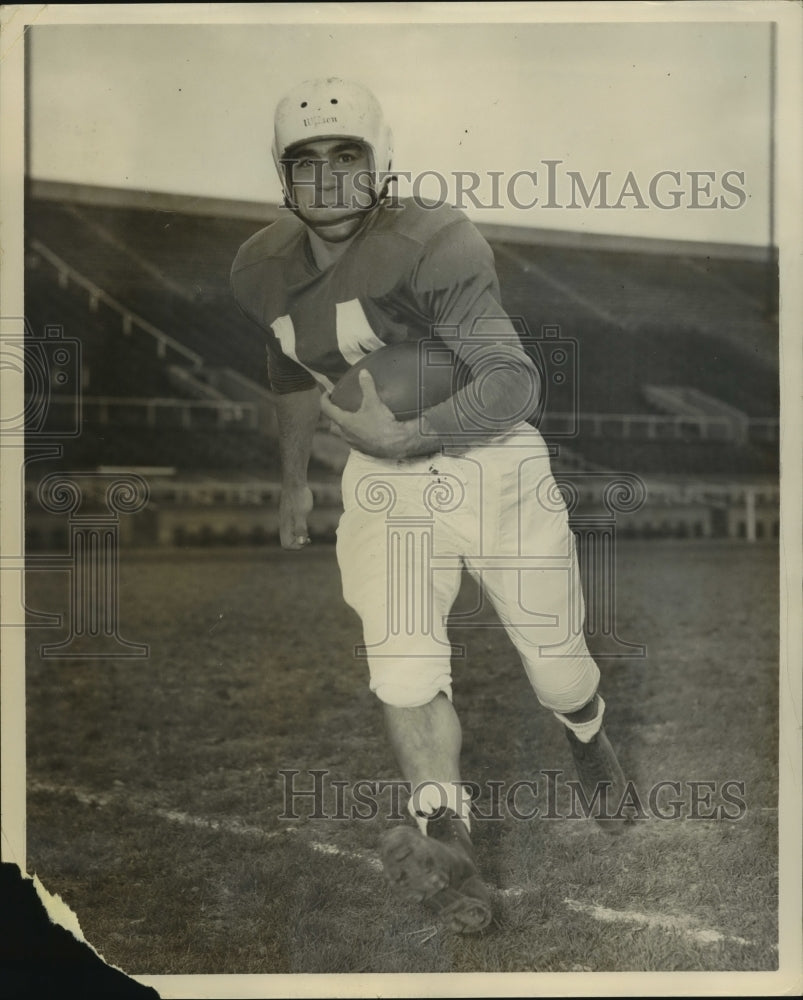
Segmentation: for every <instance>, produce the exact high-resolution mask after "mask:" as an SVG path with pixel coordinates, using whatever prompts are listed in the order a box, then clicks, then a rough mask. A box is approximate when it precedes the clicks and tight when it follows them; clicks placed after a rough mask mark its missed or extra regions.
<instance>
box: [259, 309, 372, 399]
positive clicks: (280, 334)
mask: <svg viewBox="0 0 803 1000" xmlns="http://www.w3.org/2000/svg"><path fill="white" fill-rule="evenodd" d="M335 309H336V321H335V334H336V336H337V348H338V350H339V351H340V353H341V354H342V355H343V357H344V358H345V359H346V362H347V363H348V364H349V365H353V364H356V362H357V361H359V360H360V358H363V357H365V355H366V354H370V353H371V351H376V350H378V349H379V348H380V347H384V346H385V345H384V342H383V341H381V340H380V339H379V337H377V335H376V334H375V333H374V331H373V330H372V329H371V324H370V323H369V322H368V317H367V316H366V315H365V312H364V311H363V308H362V305H361V304H360V300H359V299H350V300H349V301H348V302H338V303H336V305H335ZM271 329H272V330H273V332H274V333H275V334H276V338H277V340H278V341H279V343H280V344H281V347H282V352H283V353H284V354H286V355H287V357H288V358H292V359H293V361H295V362H296V364H298V365H301V367H302V368H306V370H307V371H308V372H309V373H310V375H312V376H313V378H314V379H315V380H316V381H318V382H320V384H321V385H322V386H323V387H324V388H325V389H326V391H327V392H331V391H332V389H333V388H334V383H333V382H332V381H331V380H330V379H328V378H327V377H326V375H324V374H322V373H321V372H318V371H315V369H314V368H310V366H309V365H305V364H304V362H303V361H301V360H299V357H298V355H297V354H296V329H295V327H294V326H293V321H292V319H291V318H290V317H289V316H279V318H278V319H276V320H274V321H273V323H271Z"/></svg>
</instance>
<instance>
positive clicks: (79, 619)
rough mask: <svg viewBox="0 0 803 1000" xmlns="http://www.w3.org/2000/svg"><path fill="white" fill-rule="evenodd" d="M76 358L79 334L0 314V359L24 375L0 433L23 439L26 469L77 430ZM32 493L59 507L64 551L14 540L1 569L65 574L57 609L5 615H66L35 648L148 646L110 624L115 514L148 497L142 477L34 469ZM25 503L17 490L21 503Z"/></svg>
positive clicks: (108, 652)
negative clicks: (62, 604) (35, 549)
mask: <svg viewBox="0 0 803 1000" xmlns="http://www.w3.org/2000/svg"><path fill="white" fill-rule="evenodd" d="M81 360H82V344H81V341H80V339H79V338H77V337H67V336H65V332H64V328H63V327H62V326H59V325H48V326H46V327H45V328H44V330H43V331H42V332H41V333H39V332H38V331H35V330H34V329H33V328H32V326H31V325H30V324H29V323H28V321H27V320H26V319H25V318H22V317H3V318H0V367H2V368H3V369H6V370H9V371H12V372H15V373H17V374H18V375H19V376H20V377H21V378H22V380H23V393H22V397H21V405H20V406H19V408H18V409H14V407H13V406H9V407H7V408H6V409H4V412H3V417H2V422H0V440H2V444H3V446H4V447H16V448H20V449H24V461H23V463H22V464H23V468H24V469H25V470H26V471H27V470H28V469H29V468H30V467H31V466H32V465H33V464H34V463H35V462H36V461H38V460H40V459H55V458H61V457H62V455H63V442H64V441H65V440H69V439H74V438H77V437H79V436H80V434H81V430H82V426H81V425H82V384H81ZM29 478H31V479H32V478H33V477H29ZM22 485H23V489H25V483H24V482H23V484H22ZM31 494H32V495H31V497H30V501H31V502H34V500H35V502H36V503H38V505H39V507H40V508H41V510H42V511H44V512H46V513H47V514H48V515H53V516H56V517H58V516H60V515H66V516H67V518H68V542H67V551H66V552H63V553H53V552H47V553H28V552H26V551H24V545H21V547H20V551H19V552H8V551H6V552H4V553H3V554H2V556H0V570H2V571H6V572H16V573H24V572H26V571H29V572H30V571H50V572H52V571H54V570H55V571H60V572H63V573H66V574H67V576H68V578H69V605H68V609H67V613H66V615H61V614H52V613H49V612H43V611H39V610H35V609H33V608H30V607H27V606H25V607H24V608H23V609H22V610H23V611H24V613H23V614H22V615H19V614H17V615H15V616H13V617H14V618H15V619H16V620H18V621H19V622H21V623H22V622H24V620H25V618H27V620H28V623H29V624H31V625H35V626H37V627H43V628H61V627H63V626H64V625H65V624H66V625H67V629H68V634H67V637H66V638H65V639H64V640H63V641H61V642H51V643H43V644H42V646H41V647H40V655H41V656H42V658H43V659H67V658H72V657H81V658H82V659H83V658H89V659H93V658H102V659H109V658H112V659H115V658H119V657H126V658H128V657H144V656H147V655H148V653H149V647H148V645H147V644H146V643H139V642H131V641H129V640H128V639H125V638H123V636H122V635H121V634H120V624H119V612H120V606H119V593H120V579H119V569H120V567H119V552H120V516H121V515H125V514H134V513H137V512H138V511H140V510H142V509H143V508H144V507H145V506H146V505H147V503H148V499H149V489H148V484H147V482H146V481H145V480H144V479H143V478H142V477H141V476H139V475H137V474H135V473H131V472H127V473H114V474H111V473H101V472H94V471H67V472H57V473H49V474H48V475H46V476H44V477H42V478H41V479H40V480H39V482H38V484H37V486H36V489H35V490H33V491H31ZM25 506H26V504H25V498H24V497H23V498H21V500H20V508H21V509H22V510H23V511H24V509H25ZM4 611H6V614H4V616H3V624H4V625H7V624H10V620H9V619H8V612H7V609H4ZM65 618H66V622H65V621H64V619H65Z"/></svg>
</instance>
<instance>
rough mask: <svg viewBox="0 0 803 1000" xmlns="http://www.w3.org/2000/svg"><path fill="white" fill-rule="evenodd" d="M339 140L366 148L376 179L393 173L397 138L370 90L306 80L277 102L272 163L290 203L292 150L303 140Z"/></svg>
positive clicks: (343, 83)
mask: <svg viewBox="0 0 803 1000" xmlns="http://www.w3.org/2000/svg"><path fill="white" fill-rule="evenodd" d="M340 138H344V139H354V140H356V141H357V142H361V143H362V144H363V145H364V146H365V147H366V148H367V150H368V153H369V155H370V157H371V169H372V170H373V172H374V175H375V176H376V174H378V173H379V174H381V173H384V172H386V171H388V170H390V164H391V160H392V157H393V137H392V135H391V131H390V129H389V128H388V126H387V125H386V124H385V119H384V116H383V114H382V108H381V107H380V105H379V102H378V101H377V99H376V98H375V97H374V95H373V94H372V93H371V91H370V90H368V89H367V87H363V86H362V85H361V84H359V83H352V82H350V81H348V80H340V79H338V78H337V77H328V78H327V79H320V80H307V81H306V82H305V83H302V84H300V85H299V86H298V87H294V88H293V90H291V91H290V93H289V94H287V95H286V96H285V97H283V98H282V100H281V101H279V103H278V105H277V106H276V113H275V115H274V123H273V161H274V163H275V164H276V169H277V171H278V172H279V177H280V178H281V182H282V188H283V189H284V193H285V196H286V197H287V198H288V200H290V201H292V197H291V194H292V193H291V192H290V191H289V190H288V177H287V170H286V168H285V167H284V166H283V165H282V162H281V161H282V160H283V159H284V158H285V156H286V155H287V152H288V150H290V149H292V147H293V146H295V145H297V144H298V143H300V142H304V141H305V140H313V139H340ZM377 193H379V192H377Z"/></svg>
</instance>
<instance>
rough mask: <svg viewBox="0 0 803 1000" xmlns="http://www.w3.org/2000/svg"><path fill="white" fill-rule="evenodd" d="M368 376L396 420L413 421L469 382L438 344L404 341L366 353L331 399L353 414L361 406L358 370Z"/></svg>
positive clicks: (466, 373)
mask: <svg viewBox="0 0 803 1000" xmlns="http://www.w3.org/2000/svg"><path fill="white" fill-rule="evenodd" d="M363 370H365V371H368V372H370V373H371V375H372V376H373V379H374V383H375V384H376V391H377V394H378V395H379V398H380V399H381V400H382V402H383V403H384V404H385V406H387V408H388V409H389V410H390V411H391V412H392V413H393V415H394V416H395V417H396V419H397V420H412V419H413V418H414V417H416V416H418V414H419V413H421V412H422V411H423V410H427V409H429V407H431V406H435V405H436V404H437V403H442V402H443V401H444V400H445V399H448V398H449V396H451V395H452V394H453V393H455V392H457V390H458V389H460V388H461V387H462V386H463V385H465V384H466V382H467V381H468V380H469V377H470V376H469V370H468V368H467V367H466V366H465V365H463V364H462V363H461V362H460V361H459V360H458V359H457V358H456V357H455V355H454V354H453V353H452V351H451V350H450V349H449V348H448V347H447V346H446V344H442V343H440V342H436V341H432V340H427V341H417V340H405V341H402V342H401V343H399V344H388V345H387V346H386V347H380V348H379V349H378V350H376V351H372V352H371V353H370V354H366V355H365V357H364V358H361V359H360V360H359V361H358V362H357V363H356V364H355V365H352V367H351V368H349V370H348V371H347V372H346V373H345V375H343V376H342V377H341V379H340V380H339V381H338V383H337V384H336V385H335V387H334V389H333V390H332V395H331V400H332V402H333V403H334V404H335V406H339V407H340V409H341V410H348V411H349V412H350V413H354V412H355V410H358V409H359V408H360V404H361V403H362V389H361V388H360V380H359V375H360V372H361V371H363Z"/></svg>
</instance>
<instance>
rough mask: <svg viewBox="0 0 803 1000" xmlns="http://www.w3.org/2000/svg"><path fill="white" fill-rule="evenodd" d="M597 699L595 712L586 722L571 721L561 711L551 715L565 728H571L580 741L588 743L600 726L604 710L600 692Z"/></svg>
mask: <svg viewBox="0 0 803 1000" xmlns="http://www.w3.org/2000/svg"><path fill="white" fill-rule="evenodd" d="M597 700H598V701H599V705H598V707H597V714H596V716H595V717H594V718H593V719H589V721H588V722H571V721H570V720H569V719H567V718H566V716H565V715H563V714H562V713H561V712H553V715H554V716H555V718H557V719H560V721H561V722H562V723H563V725H564V726H566V728H567V729H571V731H572V732H573V733H574V735H575V736H576V737H577V739H578V740H580V742H581V743H590V742H591V740H593V739H594V737H595V736H596V735H597V733H598V732H599V731H600V729H601V728H602V714H603V712H604V711H605V702H604V701H603V700H602V695H601V694H598V695H597Z"/></svg>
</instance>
